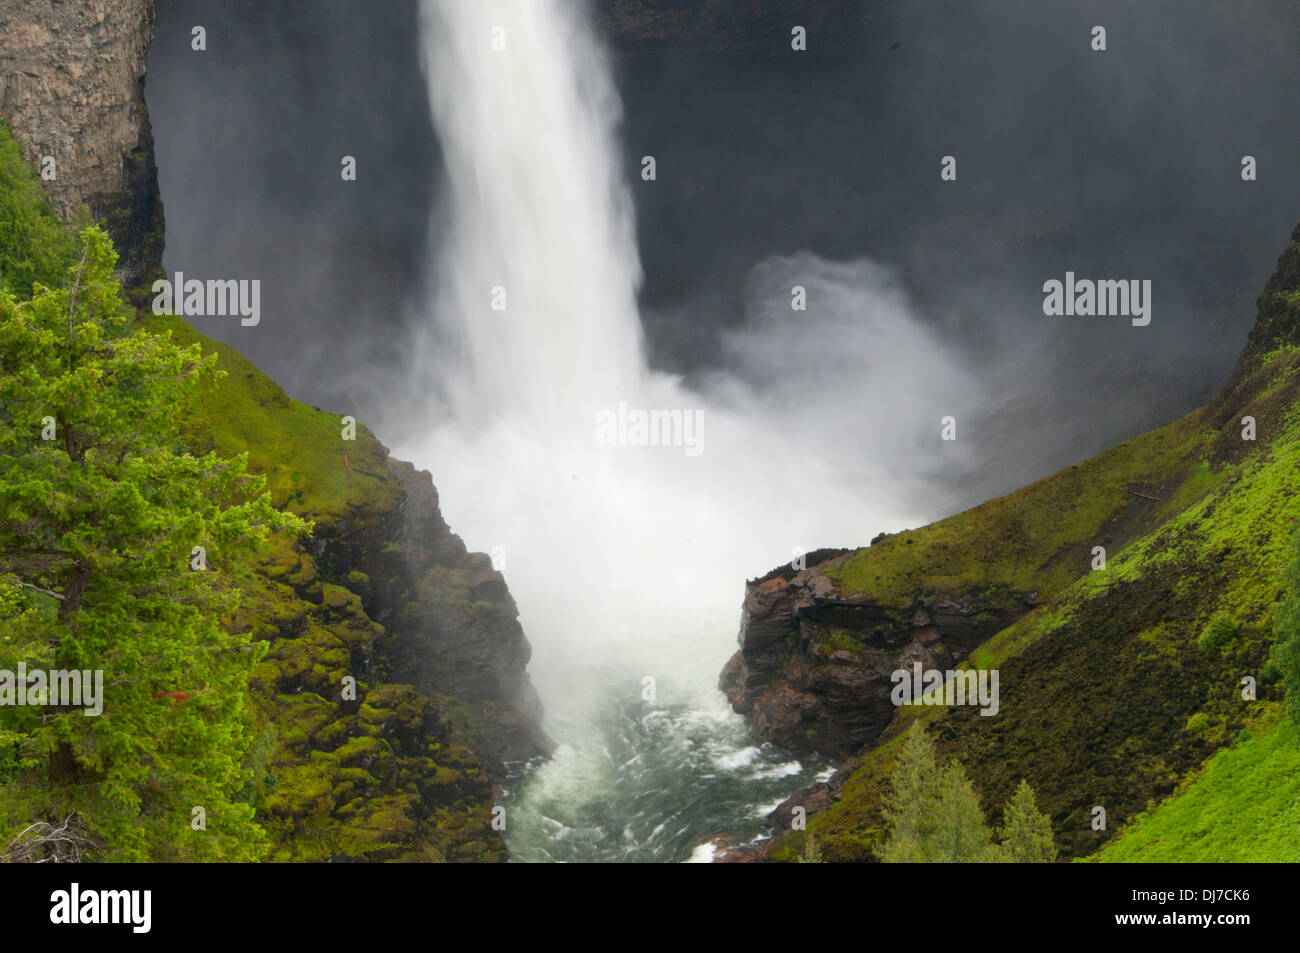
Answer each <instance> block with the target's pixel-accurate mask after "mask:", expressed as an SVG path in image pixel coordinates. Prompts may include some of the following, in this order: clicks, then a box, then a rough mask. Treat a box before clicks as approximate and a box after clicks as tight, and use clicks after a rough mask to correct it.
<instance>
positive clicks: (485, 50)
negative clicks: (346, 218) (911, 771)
mask: <svg viewBox="0 0 1300 953" xmlns="http://www.w3.org/2000/svg"><path fill="white" fill-rule="evenodd" d="M421 42H422V49H423V63H424V69H425V75H426V78H427V82H428V87H429V99H430V103H431V106H432V110H433V116H434V120H435V123H436V126H437V131H438V134H439V137H440V139H441V142H442V145H443V149H444V151H445V154H446V170H447V180H446V183H445V188H444V190H443V191H444V194H445V196H446V198H445V200H444V205H443V206H442V207H440V208H439V209H438V212H437V222H438V225H439V229H440V233H439V238H438V241H437V243H436V247H435V249H434V252H433V255H432V258H431V264H430V270H431V273H432V274H433V275H434V276H435V282H434V284H435V286H436V291H435V292H434V293H433V294H432V295H431V300H430V302H429V308H428V310H429V314H428V320H427V322H425V324H424V326H423V333H422V334H421V336H420V338H419V339H418V340H417V341H416V342H415V345H414V348H413V366H414V370H413V375H414V377H415V378H416V381H415V383H416V386H417V387H418V389H419V391H420V393H421V394H424V395H426V396H425V400H426V405H427V407H428V413H429V418H430V420H429V425H428V430H427V432H426V433H424V434H422V435H421V436H420V437H419V438H418V439H415V440H412V441H409V442H408V443H407V444H406V445H404V446H400V447H398V448H397V449H398V452H399V454H400V455H401V456H404V457H407V458H409V459H412V460H414V461H415V462H416V463H417V465H419V466H421V467H426V468H428V469H429V470H430V471H432V473H433V474H434V480H435V482H436V483H437V484H438V486H439V488H440V490H441V495H442V500H443V508H444V511H445V513H446V516H447V519H448V521H449V522H450V523H451V525H452V526H453V527H454V528H455V529H456V531H457V532H459V533H460V534H461V535H462V536H463V537H464V538H465V540H466V542H467V543H468V544H469V545H470V546H471V548H473V549H478V550H482V551H488V552H493V551H495V552H497V553H498V554H500V557H501V560H502V562H503V567H502V568H503V570H504V573H505V576H506V579H507V581H508V583H509V585H510V588H511V591H512V592H513V594H514V596H515V599H516V601H517V603H518V605H519V607H520V615H521V621H522V623H523V625H524V629H525V631H526V632H527V634H528V636H529V639H530V640H531V641H532V643H533V646H534V655H533V661H532V663H531V664H530V670H531V672H532V674H533V679H534V682H535V683H536V684H537V687H538V689H539V691H540V692H541V695H542V698H543V701H544V703H545V704H546V706H547V727H548V730H549V731H550V732H551V734H552V735H553V736H554V737H555V738H556V739H557V740H558V741H559V742H560V743H561V747H560V749H559V751H558V752H557V753H556V755H555V757H554V759H553V760H552V761H551V762H550V763H548V764H546V765H544V766H541V767H536V768H534V769H533V770H531V771H530V772H528V773H526V774H525V775H523V776H521V777H520V778H519V779H518V780H517V781H516V782H515V783H514V784H513V785H512V786H511V791H510V794H509V797H508V810H509V811H510V812H511V817H512V820H511V822H510V824H509V825H508V828H507V830H508V835H507V837H508V842H509V843H510V846H511V850H512V853H513V854H514V855H515V856H516V857H518V858H521V859H540V860H545V859H678V860H680V859H685V858H687V857H689V856H690V855H691V854H692V852H693V850H694V849H695V848H696V846H698V845H699V844H700V843H701V841H702V840H703V839H704V838H705V837H707V836H708V834H709V833H710V832H711V831H716V830H718V829H721V828H725V829H728V830H744V831H747V832H749V833H751V834H756V833H759V832H760V831H761V830H762V827H763V822H762V815H763V813H764V812H765V811H766V810H768V809H770V808H771V807H772V806H774V805H775V803H776V802H777V801H779V800H780V799H781V797H782V796H784V795H786V794H789V793H790V792H792V791H793V790H794V789H796V788H797V787H799V786H800V785H801V784H803V783H807V782H808V781H809V780H811V778H812V777H813V776H814V774H815V773H816V772H818V771H820V770H821V768H822V766H821V765H817V764H813V763H811V762H808V763H801V762H799V761H794V760H792V759H789V758H788V756H786V755H783V754H782V753H781V752H779V751H774V750H772V749H771V748H770V747H769V746H764V745H758V744H757V743H755V741H754V740H753V739H752V737H751V736H750V734H749V733H748V730H747V727H746V725H745V724H744V722H743V720H742V719H740V717H739V716H736V715H734V714H733V713H732V712H730V710H729V709H728V707H727V704H726V701H725V699H724V698H723V697H722V695H721V693H720V692H719V691H718V690H717V688H716V680H717V676H718V672H719V670H720V669H721V667H722V665H723V663H724V662H725V661H726V659H727V657H728V656H729V655H730V653H731V652H732V651H734V649H735V637H736V631H737V622H738V618H739V606H740V602H741V598H742V596H743V593H744V582H745V579H746V578H749V577H752V576H755V575H759V574H761V573H763V572H765V571H767V570H768V569H770V568H771V567H772V566H775V565H779V564H781V563H784V562H789V561H790V560H791V559H792V558H793V555H794V554H795V553H796V552H797V551H799V550H801V549H806V550H812V549H815V548H818V547H822V546H834V545H842V546H853V545H861V544H862V543H864V542H865V541H866V540H867V539H870V538H871V537H872V536H874V535H875V534H876V533H877V532H879V531H881V530H897V529H900V528H902V527H904V526H906V525H914V524H915V522H916V520H915V519H914V518H909V517H914V514H909V513H905V512H903V510H902V508H901V506H900V503H899V497H898V494H897V493H894V492H892V491H891V490H890V487H891V486H892V485H893V484H891V483H890V482H889V480H888V479H887V478H886V476H884V475H885V474H886V473H887V471H888V470H889V468H890V467H896V466H897V460H898V458H899V457H904V456H906V455H907V453H908V452H909V448H910V446H911V445H910V444H909V442H908V441H909V440H910V441H913V442H915V441H916V440H917V438H916V437H915V436H914V434H915V433H918V432H921V430H922V428H921V426H920V424H918V420H925V421H933V424H934V427H932V428H931V429H934V430H935V432H936V433H937V424H938V419H939V413H938V408H939V405H941V404H942V403H943V401H944V400H945V399H946V398H947V397H949V396H951V395H952V394H953V393H955V388H957V387H958V386H960V385H959V383H958V382H959V381H960V379H961V378H962V373H961V372H960V371H959V369H958V368H956V367H955V366H948V365H945V364H944V362H943V360H942V357H941V356H940V355H941V353H942V348H940V347H937V346H932V345H934V343H935V342H929V341H923V340H922V339H921V337H922V336H923V332H921V331H920V330H919V329H918V328H917V327H916V326H915V322H912V321H910V319H909V317H908V315H907V314H906V303H905V301H903V300H902V298H901V296H900V294H899V293H898V292H897V290H896V289H894V288H892V287H891V286H890V285H889V282H888V280H887V276H884V275H883V273H878V272H880V271H881V270H879V269H876V270H871V269H867V271H863V269H861V268H856V267H848V266H844V267H838V266H837V267H836V268H821V269H820V270H819V269H818V268H816V267H813V268H811V269H810V268H809V267H808V265H809V261H808V259H807V258H799V257H796V258H794V259H789V260H787V259H776V260H773V261H769V262H767V263H764V267H763V268H761V269H758V270H756V274H757V275H759V276H760V278H761V282H760V283H767V284H772V283H773V282H775V284H774V285H773V286H774V287H776V288H777V290H778V292H779V294H780V295H785V298H784V300H785V301H786V302H788V301H789V297H788V287H789V285H788V283H786V279H787V278H788V277H789V275H790V274H791V273H807V278H806V283H807V285H808V288H807V291H808V295H809V297H810V299H814V300H815V301H816V302H817V303H818V307H817V308H816V309H810V311H815V312H816V314H815V315H811V316H801V317H800V319H801V320H802V321H803V323H802V324H800V325H797V326H793V330H792V327H791V326H790V324H789V321H790V312H789V308H788V306H787V307H786V308H785V310H784V311H783V312H781V311H780V310H779V309H777V310H775V311H774V310H773V309H772V308H770V307H768V306H767V305H764V306H763V307H762V308H760V309H759V314H758V321H757V325H756V327H757V328H758V330H759V332H760V336H759V337H757V338H754V339H751V340H747V341H742V342H733V345H734V346H731V347H730V348H729V352H730V353H732V354H733V355H734V356H735V358H736V362H737V363H736V367H735V368H734V369H733V371H734V372H732V373H728V374H723V375H719V376H718V378H717V379H716V380H715V381H714V382H713V384H712V386H711V387H710V390H709V392H708V393H702V392H696V391H692V390H690V389H688V388H686V387H684V386H683V385H682V384H681V383H680V382H679V381H678V380H676V379H674V378H672V377H670V376H668V375H665V374H662V373H658V372H654V371H651V370H649V369H648V368H647V367H646V366H645V363H644V358H643V356H642V345H641V329H640V322H639V316H638V314H637V308H636V291H637V286H638V283H639V281H640V276H641V270H640V264H639V259H638V255H637V251H636V247H635V241H634V231H633V227H632V221H633V219H632V203H631V201H630V197H629V191H628V185H627V182H626V181H625V177H624V176H625V170H624V169H623V160H622V158H621V153H620V150H619V148H618V139H617V131H618V128H617V127H618V124H619V122H620V102H619V98H618V95H617V91H616V90H615V88H614V86H613V83H612V80H611V78H610V69H609V64H608V62H607V57H606V54H605V52H604V50H603V46H602V44H601V42H600V41H599V40H598V38H597V37H596V36H595V34H594V31H593V29H592V27H591V26H590V24H589V16H588V11H587V10H586V8H585V5H583V4H580V3H576V2H573V0H422V17H421ZM679 174H688V172H681V173H679ZM850 286H851V287H850ZM864 289H865V290H864ZM759 290H760V291H762V290H763V289H761V288H760V289H759ZM777 300H778V301H779V300H781V299H780V297H779V296H778V298H777ZM494 306H495V307H494ZM782 314H784V315H785V317H781V315H782ZM782 321H784V322H785V326H774V325H780V322H782ZM764 326H773V327H769V329H768V331H763V330H762V328H763V327H764ZM864 328H865V329H866V330H867V331H868V334H867V335H866V336H865V337H863V336H862V335H861V333H860V332H861V330H862V329H864ZM896 329H901V330H896ZM819 334H820V335H821V337H820V338H819V337H818V335H819ZM899 334H901V335H903V336H902V337H901V338H900V337H898V335H899ZM792 335H793V338H794V339H792ZM840 338H843V340H839V339H840ZM805 339H806V340H811V341H814V342H817V345H818V346H817V347H810V346H809V345H808V344H807V343H802V342H804V341H805ZM765 340H771V341H773V342H775V345H774V347H773V348H764V346H763V341H765ZM863 342H865V343H863ZM841 345H843V346H841ZM909 347H910V348H911V350H907V348H909ZM819 348H824V349H825V353H821V354H819V353H818V349H819ZM900 348H902V350H900ZM783 355H792V356H794V357H795V358H797V360H796V361H795V362H794V363H793V365H791V363H790V362H789V361H786V360H785V359H784V357H783ZM900 355H901V356H902V360H903V361H907V360H910V359H911V357H912V356H913V355H921V356H923V358H924V360H925V362H926V368H927V373H928V374H930V375H931V378H930V379H928V380H921V379H920V377H919V369H918V368H917V367H908V366H903V364H902V363H901V362H900V360H899V357H900ZM853 360H858V363H856V364H855V363H853ZM864 364H865V366H866V368H867V370H868V372H869V373H868V374H867V375H866V376H864V375H863V374H862V370H863V367H864ZM895 365H897V366H895ZM832 376H833V377H835V378H836V379H842V380H843V381H845V382H848V383H849V384H851V385H852V386H853V387H861V386H863V385H864V381H865V383H866V386H869V387H874V388H877V390H876V391H875V392H874V395H873V394H868V395H867V397H865V398H864V397H863V395H862V394H861V393H857V392H856V391H854V392H852V393H850V394H849V396H844V394H845V393H846V392H845V391H844V390H843V388H841V389H840V390H837V391H830V390H828V389H827V386H828V380H827V378H828V377H832ZM778 379H779V383H780V386H779V387H769V386H768V385H769V384H771V383H772V382H773V381H774V380H778ZM829 383H833V381H831V382H829ZM819 387H820V390H817V388H819ZM889 387H897V388H898V392H897V393H887V392H886V391H885V390H882V388H884V389H887V388H889ZM805 396H806V397H807V398H808V399H807V400H805V399H804V398H805ZM909 401H910V402H909ZM652 414H657V415H658V416H657V417H655V418H654V419H655V420H658V421H659V424H660V425H661V429H660V430H659V431H656V433H657V435H658V436H660V437H663V438H664V439H661V440H652V439H649V438H648V437H647V433H648V431H647V429H646V428H647V420H648V419H649V418H650V417H651V415H652ZM674 415H676V416H674ZM688 424H690V425H693V426H694V428H695V429H694V431H693V439H694V443H693V444H692V443H691V441H690V440H688V439H687V434H686V430H685V428H686V426H687V425H688ZM926 426H929V424H928V423H927V424H926ZM602 427H603V428H604V429H603V431H602ZM828 431H834V432H836V433H838V437H835V438H833V439H831V440H828V439H827V436H828ZM863 434H866V435H869V436H870V438H871V441H875V443H872V444H871V446H869V447H866V448H863V452H862V453H861V454H859V456H858V458H856V459H855V460H853V461H846V460H837V459H834V458H833V457H830V456H828V455H827V452H826V449H825V448H826V446H828V445H829V446H835V445H836V441H837V440H842V441H843V442H844V443H845V444H846V445H850V446H853V447H855V448H856V447H858V446H859V445H860V444H862V443H863V442H864V438H863V437H862V435H863ZM643 438H645V439H643ZM871 441H867V442H868V443H870V442H871ZM891 441H892V442H891ZM656 443H657V444H658V445H654V444H656ZM883 449H888V451H889V452H888V453H884V452H881V451H882V450H883Z"/></svg>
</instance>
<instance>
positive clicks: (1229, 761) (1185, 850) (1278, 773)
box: [1090, 717, 1300, 863]
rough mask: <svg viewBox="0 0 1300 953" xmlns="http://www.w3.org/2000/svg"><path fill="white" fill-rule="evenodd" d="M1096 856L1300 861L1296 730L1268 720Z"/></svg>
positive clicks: (1117, 860) (1135, 860)
mask: <svg viewBox="0 0 1300 953" xmlns="http://www.w3.org/2000/svg"><path fill="white" fill-rule="evenodd" d="M1189 780H1190V781H1191V783H1189V784H1188V785H1186V786H1185V788H1182V789H1180V791H1179V793H1177V794H1176V795H1174V796H1173V797H1170V798H1169V799H1168V800H1166V801H1165V802H1164V803H1162V804H1161V805H1160V806H1159V807H1158V808H1156V809H1155V810H1154V811H1151V812H1143V813H1142V814H1139V815H1138V816H1137V817H1136V818H1135V819H1134V820H1133V822H1132V823H1131V824H1129V825H1128V826H1126V827H1125V828H1124V829H1123V830H1122V831H1121V832H1120V834H1119V835H1118V836H1117V837H1115V839H1114V840H1112V841H1110V842H1109V843H1108V844H1107V845H1106V846H1105V847H1103V848H1102V850H1101V851H1100V852H1099V853H1098V854H1096V855H1094V857H1093V858H1090V859H1093V860H1098V861H1101V862H1103V863H1158V862H1170V861H1180V862H1186V861H1200V862H1211V863H1239V862H1250V861H1254V862H1278V863H1297V862H1300V833H1298V832H1300V732H1297V730H1296V727H1295V725H1293V724H1291V723H1290V722H1279V721H1278V720H1277V718H1276V717H1275V718H1273V719H1270V720H1269V721H1266V722H1265V723H1264V725H1262V726H1261V727H1260V729H1259V730H1258V731H1257V732H1248V733H1246V734H1245V735H1244V736H1243V738H1242V740H1240V741H1239V742H1238V743H1237V744H1236V745H1235V746H1234V747H1233V748H1231V749H1229V750H1227V751H1222V752H1220V753H1219V754H1217V755H1215V756H1214V758H1212V759H1211V760H1210V761H1209V763H1208V764H1207V765H1206V766H1205V768H1204V769H1203V770H1202V771H1201V772H1199V773H1198V774H1196V775H1195V776H1194V777H1193V778H1191V779H1189Z"/></svg>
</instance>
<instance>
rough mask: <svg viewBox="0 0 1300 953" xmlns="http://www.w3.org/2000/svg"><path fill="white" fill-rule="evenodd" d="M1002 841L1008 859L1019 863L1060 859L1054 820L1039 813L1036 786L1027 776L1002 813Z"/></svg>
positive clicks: (1049, 861) (1040, 862)
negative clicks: (1035, 792)
mask: <svg viewBox="0 0 1300 953" xmlns="http://www.w3.org/2000/svg"><path fill="white" fill-rule="evenodd" d="M999 840H1000V841H1001V843H1002V848H1003V850H1005V851H1006V853H1007V859H1008V860H1010V861H1012V862H1014V863H1017V864H1050V863H1051V862H1052V861H1054V860H1056V841H1055V840H1054V839H1053V837H1052V821H1051V819H1050V818H1049V817H1048V816H1047V815H1046V814H1040V813H1039V812H1038V804H1037V802H1036V801H1035V799H1034V789H1033V788H1031V787H1030V786H1029V782H1028V781H1025V780H1024V779H1023V778H1022V779H1021V780H1020V785H1019V786H1018V787H1017V788H1016V793H1015V794H1014V795H1013V796H1012V798H1011V800H1010V801H1008V802H1007V806H1006V809H1005V810H1004V811H1003V812H1002V827H1001V828H1000V830H999Z"/></svg>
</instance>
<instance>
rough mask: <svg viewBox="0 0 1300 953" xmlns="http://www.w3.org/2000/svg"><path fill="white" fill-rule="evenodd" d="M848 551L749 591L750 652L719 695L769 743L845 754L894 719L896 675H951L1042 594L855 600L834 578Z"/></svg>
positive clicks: (987, 591)
mask: <svg viewBox="0 0 1300 953" xmlns="http://www.w3.org/2000/svg"><path fill="white" fill-rule="evenodd" d="M849 555H850V554H849V553H844V554H842V555H838V556H835V557H834V558H832V559H829V560H827V561H825V562H823V563H821V564H820V565H817V566H814V567H811V568H809V569H805V570H803V571H801V572H797V573H794V574H790V572H789V571H788V570H782V571H779V572H777V573H769V574H768V575H767V576H765V577H763V578H762V579H758V580H754V581H751V582H750V583H749V585H748V586H747V588H746V592H745V601H744V607H743V609H742V615H741V624H740V651H738V652H737V653H736V654H735V655H734V656H732V658H731V660H730V661H729V662H728V663H727V666H726V668H725V669H724V670H723V673H722V677H721V680H720V687H721V688H722V690H723V691H724V692H725V693H726V695H727V698H728V699H729V700H730V701H731V704H732V707H733V708H734V709H735V710H736V711H738V712H740V713H741V714H745V715H748V716H749V720H750V723H751V724H752V725H753V727H754V731H755V732H756V733H757V734H758V736H759V737H760V738H763V739H764V740H766V741H773V742H775V743H776V744H779V745H782V746H784V747H787V748H790V749H792V750H794V751H799V752H807V751H816V752H817V753H819V754H823V755H826V756H828V757H832V758H843V757H847V756H848V755H850V754H852V753H853V752H854V751H856V750H857V749H858V748H860V747H862V746H863V745H865V744H869V743H871V742H873V741H875V740H876V738H878V737H879V735H880V733H881V731H882V730H884V728H885V727H886V726H888V725H889V724H890V722H891V721H893V718H894V714H895V712H896V710H897V709H896V708H895V706H894V704H893V703H892V702H891V701H890V697H889V696H890V691H891V690H892V689H893V683H892V682H891V681H890V675H891V674H892V673H893V672H894V671H896V670H898V669H907V670H910V669H911V666H912V664H913V663H914V662H920V663H921V664H922V666H923V667H924V668H925V669H940V670H947V669H950V668H952V667H953V666H955V665H956V664H957V663H958V662H960V661H962V660H963V659H965V658H966V657H967V656H968V655H969V654H970V652H971V650H972V649H973V648H975V646H977V645H979V644H980V643H982V642H984V641H985V640H986V639H987V638H989V636H991V635H993V634H994V633H995V632H997V631H998V630H1000V629H1002V628H1005V627H1006V626H1007V625H1010V624H1011V623H1012V622H1014V621H1015V620H1016V619H1017V618H1018V617H1019V616H1021V615H1023V614H1024V613H1025V612H1026V611H1027V610H1028V609H1029V608H1031V607H1032V606H1033V605H1034V603H1035V602H1036V601H1037V598H1038V594H1037V593H1036V592H1018V593H1010V592H1008V591H1006V590H998V589H995V588H983V589H981V588H979V587H971V588H969V589H966V590H964V591H958V592H952V591H946V590H944V589H941V588H933V587H928V586H924V585H923V586H921V587H918V589H917V591H916V592H915V594H914V595H913V596H912V598H911V600H910V602H909V603H908V604H907V605H905V606H891V605H889V604H887V603H883V602H881V601H878V600H877V599H874V598H871V597H870V596H865V597H864V596H863V595H858V596H857V597H856V598H851V597H849V596H847V595H845V594H844V593H843V592H842V590H841V586H840V584H839V583H838V582H837V581H836V580H835V579H833V578H832V576H831V575H829V574H831V573H834V572H835V571H836V570H839V569H840V568H841V567H842V566H843V564H844V562H845V560H847V559H848V557H849Z"/></svg>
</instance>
